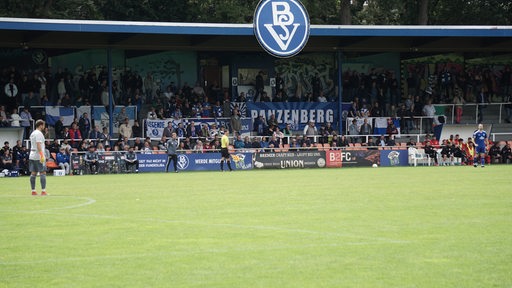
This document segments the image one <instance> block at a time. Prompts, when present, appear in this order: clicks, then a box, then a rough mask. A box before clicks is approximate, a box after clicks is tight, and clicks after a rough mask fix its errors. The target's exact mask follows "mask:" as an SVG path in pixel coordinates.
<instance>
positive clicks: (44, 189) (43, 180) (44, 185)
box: [39, 174, 46, 191]
mask: <svg viewBox="0 0 512 288" xmlns="http://www.w3.org/2000/svg"><path fill="white" fill-rule="evenodd" d="M39 177H40V180H41V189H42V190H43V191H46V174H41V176H39Z"/></svg>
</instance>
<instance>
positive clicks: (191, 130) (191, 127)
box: [186, 121, 199, 138]
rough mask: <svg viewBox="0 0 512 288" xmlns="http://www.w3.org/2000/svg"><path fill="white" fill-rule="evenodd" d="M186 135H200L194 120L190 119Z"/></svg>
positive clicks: (193, 136)
mask: <svg viewBox="0 0 512 288" xmlns="http://www.w3.org/2000/svg"><path fill="white" fill-rule="evenodd" d="M186 135H187V136H188V137H192V138H195V137H198V136H199V130H198V129H197V127H196V123H195V122H194V121H190V123H189V124H188V126H187V132H186Z"/></svg>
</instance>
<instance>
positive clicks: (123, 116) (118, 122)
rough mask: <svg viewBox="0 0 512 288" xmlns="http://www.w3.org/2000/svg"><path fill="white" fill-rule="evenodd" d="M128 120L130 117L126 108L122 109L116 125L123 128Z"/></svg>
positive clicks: (117, 116)
mask: <svg viewBox="0 0 512 288" xmlns="http://www.w3.org/2000/svg"><path fill="white" fill-rule="evenodd" d="M127 118H128V115H127V114H126V107H123V108H121V112H119V114H117V115H116V123H117V124H118V125H119V126H121V125H122V124H123V123H124V121H125V119H127Z"/></svg>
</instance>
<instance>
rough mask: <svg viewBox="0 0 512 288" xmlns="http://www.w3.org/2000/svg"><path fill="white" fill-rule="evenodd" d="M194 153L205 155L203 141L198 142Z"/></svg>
mask: <svg viewBox="0 0 512 288" xmlns="http://www.w3.org/2000/svg"><path fill="white" fill-rule="evenodd" d="M192 151H193V152H195V153H203V152H204V146H203V141H201V140H197V141H196V144H195V145H194V148H193V149H192Z"/></svg>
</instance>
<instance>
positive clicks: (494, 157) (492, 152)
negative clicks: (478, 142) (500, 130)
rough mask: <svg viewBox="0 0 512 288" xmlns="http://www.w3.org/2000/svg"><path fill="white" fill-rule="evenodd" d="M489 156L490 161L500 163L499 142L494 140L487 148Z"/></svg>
mask: <svg viewBox="0 0 512 288" xmlns="http://www.w3.org/2000/svg"><path fill="white" fill-rule="evenodd" d="M489 156H490V157H491V163H496V164H497V163H501V162H502V158H501V157H502V155H501V149H500V145H499V142H494V144H493V145H492V146H491V148H489Z"/></svg>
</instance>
